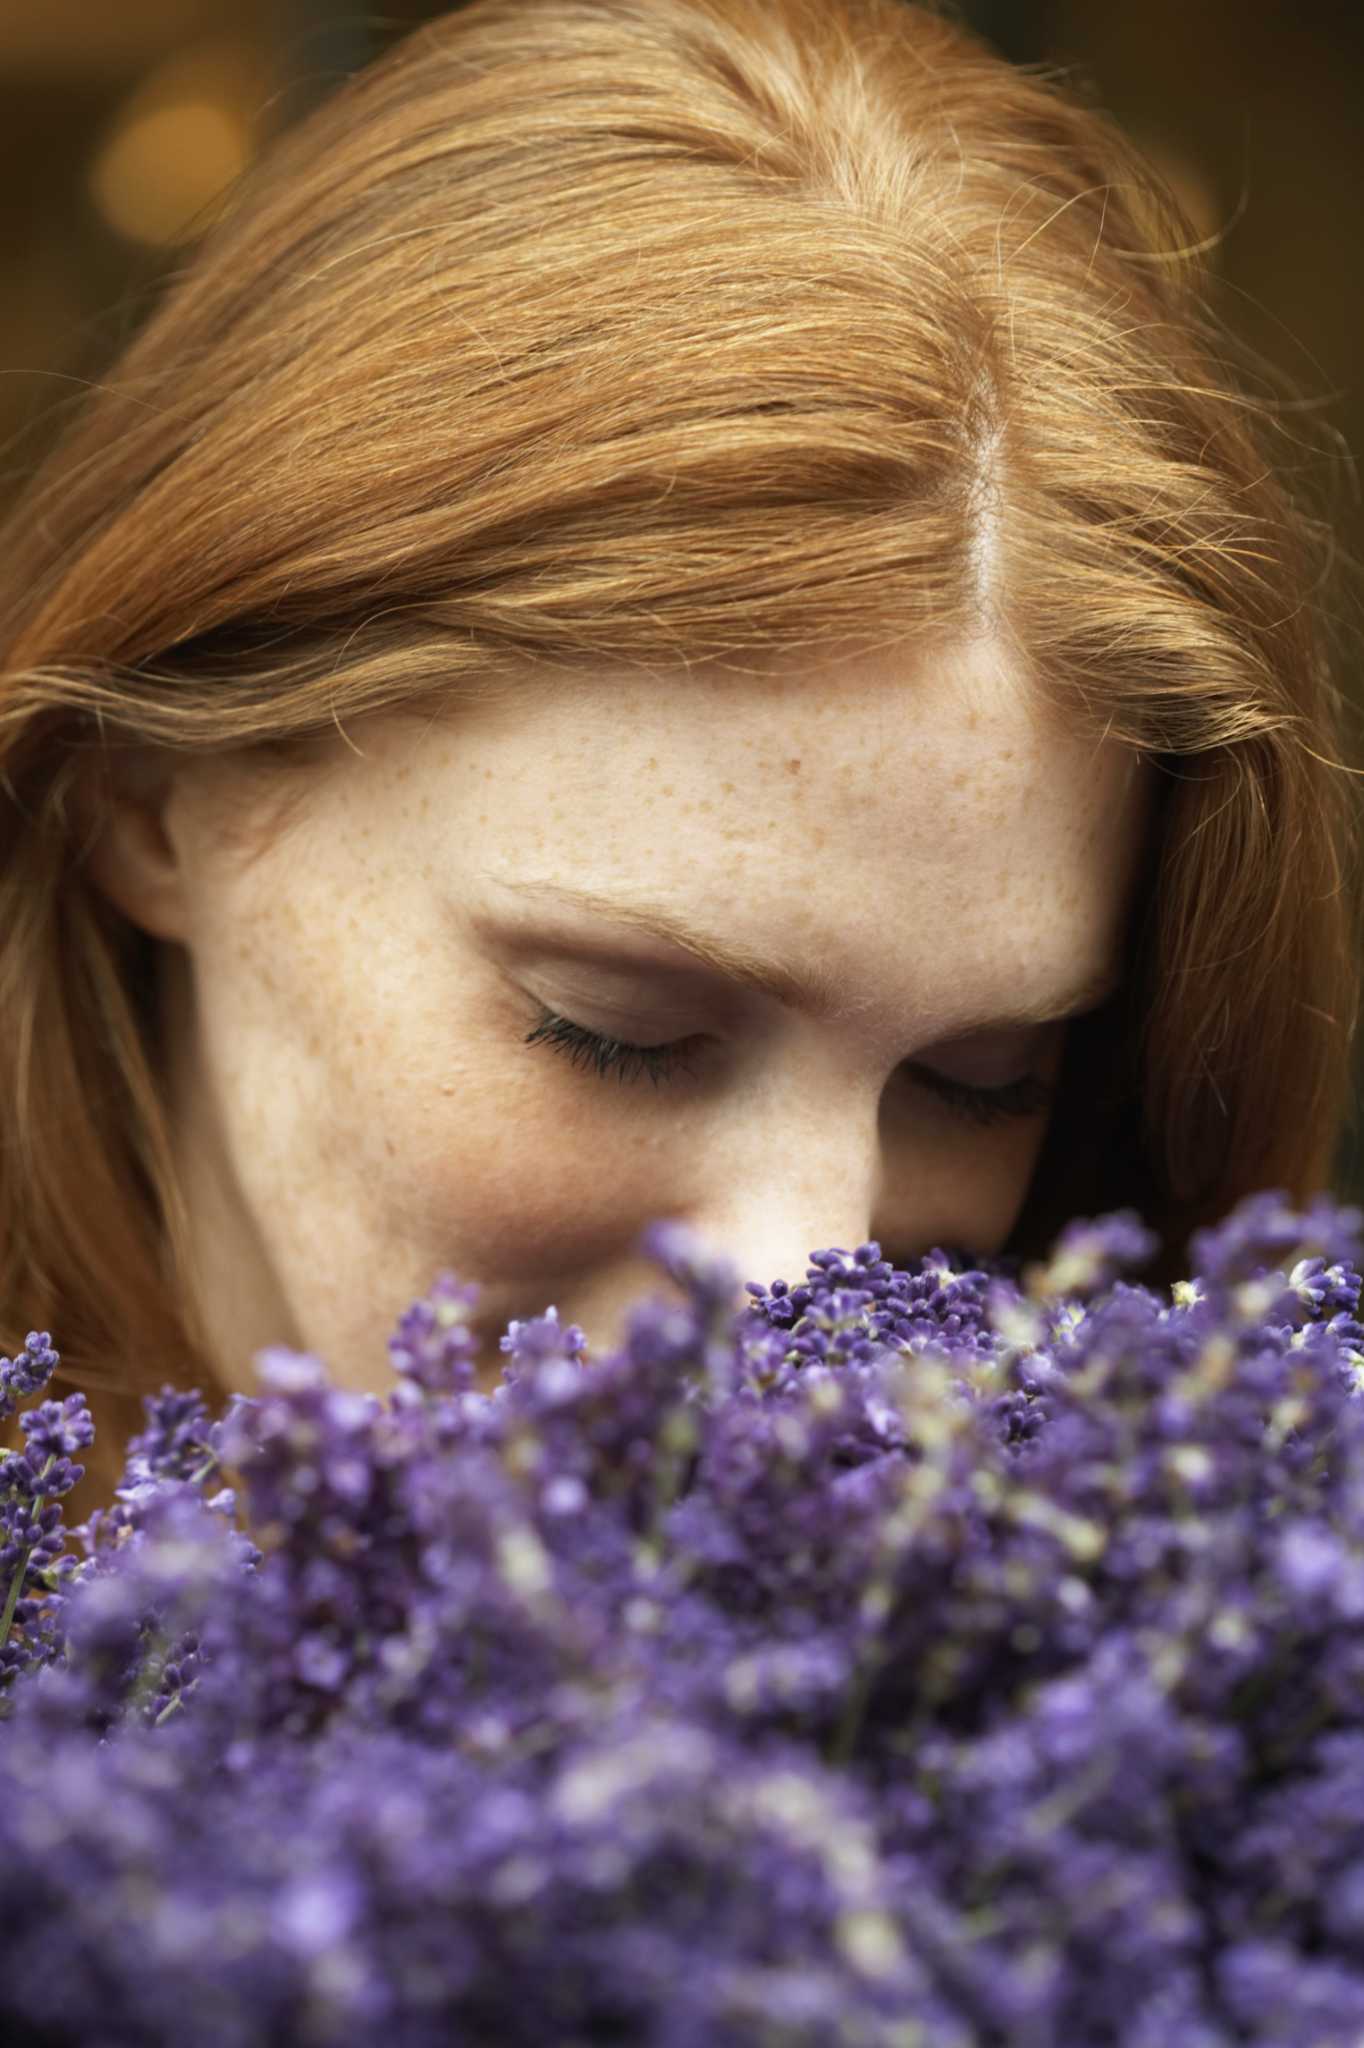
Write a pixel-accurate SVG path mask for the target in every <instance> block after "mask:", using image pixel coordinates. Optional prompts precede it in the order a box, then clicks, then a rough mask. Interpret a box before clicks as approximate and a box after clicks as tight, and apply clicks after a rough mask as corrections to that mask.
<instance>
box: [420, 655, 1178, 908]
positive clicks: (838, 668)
mask: <svg viewBox="0 0 1364 2048" xmlns="http://www.w3.org/2000/svg"><path fill="white" fill-rule="evenodd" d="M445 739H446V744H447V745H448V746H450V747H451V748H453V749H454V750H455V751H456V752H457V753H458V755H459V756H460V757H461V758H463V759H465V760H466V761H467V760H468V759H469V758H470V755H469V750H470V749H471V748H472V749H473V750H474V751H475V752H480V751H482V752H483V753H484V755H485V765H486V766H487V767H488V768H489V769H490V770H491V771H492V772H494V773H495V774H496V775H497V776H498V778H499V781H500V782H501V788H500V802H499V809H500V811H501V814H502V816H503V818H504V819H506V820H509V819H510V818H511V816H513V815H516V816H517V818H518V827H517V829H518V833H519V832H520V830H521V828H523V827H525V826H526V825H528V824H529V823H530V822H531V821H530V819H529V818H528V817H527V815H526V813H527V812H532V813H533V814H534V819H535V828H534V829H535V831H536V834H537V836H544V837H546V838H552V837H554V836H555V835H556V834H560V833H566V834H567V835H568V843H569V844H570V845H572V846H576V848H577V849H578V854H579V857H580V858H584V859H585V858H588V857H589V855H588V850H587V847H586V846H585V844H584V835H583V832H582V829H581V828H582V827H583V826H584V825H585V824H587V823H588V821H590V839H591V855H590V857H591V858H593V859H596V860H604V861H608V862H609V861H616V862H619V863H625V864H628V865H630V866H631V867H633V864H634V863H636V862H637V861H639V860H640V859H641V858H643V859H645V860H646V861H648V862H649V863H650V864H655V863H664V862H666V859H667V854H668V849H669V845H670V844H674V843H677V842H675V841H671V840H670V839H669V837H668V835H667V834H660V832H659V827H660V825H661V824H662V822H663V820H664V819H666V820H667V823H668V828H669V832H670V833H674V832H678V831H683V832H684V833H685V843H686V845H687V846H688V847H689V848H692V849H694V848H695V847H696V846H697V845H698V844H700V843H704V844H705V845H706V847H707V848H708V865H707V869H706V874H707V877H708V878H709V879H711V880H715V881H718V880H720V879H721V877H722V876H723V875H724V874H725V873H726V872H735V873H738V872H741V871H751V879H753V880H755V881H758V880H760V879H761V876H762V874H763V872H765V871H771V872H772V873H773V874H774V875H775V874H776V873H778V872H780V874H781V876H782V877H783V878H785V879H787V880H793V879H796V878H799V879H800V880H801V881H802V882H803V883H804V884H805V885H806V886H808V887H809V888H811V889H819V888H820V887H821V886H828V884H829V878H830V877H831V876H836V877H837V881H838V884H839V886H840V887H844V888H848V887H851V888H858V889H861V890H864V891H868V892H870V893H871V894H872V895H874V896H876V897H878V898H879V900H880V901H881V902H882V903H883V904H888V903H890V902H893V901H896V900H897V898H899V897H900V895H901V892H902V890H903V889H904V888H905V887H909V888H911V889H914V890H920V889H922V888H923V886H924V885H926V884H932V886H933V887H934V888H935V889H936V890H938V891H939V892H941V893H940V896H939V904H940V908H941V909H943V910H944V911H945V910H947V909H948V908H949V907H955V908H958V909H965V908H966V907H967V906H968V905H974V906H975V908H976V910H977V912H978V911H979V910H980V908H981V893H980V892H981V890H982V888H983V887H984V886H985V885H986V883H987V882H988V883H990V884H991V886H996V887H998V888H1001V889H1002V890H1003V892H1004V894H1005V896H1006V897H1010V896H1012V895H1013V894H1014V893H1015V887H1014V885H1015V884H1016V883H1017V882H1019V881H1021V880H1022V879H1023V877H1024V875H1025V874H1026V875H1027V876H1028V878H1029V879H1031V880H1034V881H1040V880H1042V879H1044V878H1048V879H1050V881H1051V882H1052V883H1053V885H1054V886H1056V887H1057V888H1061V887H1067V888H1069V889H1070V890H1072V891H1075V892H1079V893H1080V894H1081V895H1083V894H1084V893H1085V883H1086V879H1088V882H1089V884H1090V894H1091V895H1092V896H1093V897H1095V898H1098V897H1102V896H1104V895H1105V894H1106V893H1111V890H1110V889H1109V887H1108V885H1111V888H1112V889H1116V890H1117V891H1118V892H1119V893H1121V889H1122V885H1123V882H1124V880H1125V878H1126V876H1127V872H1128V870H1129V868H1130V866H1131V864H1132V859H1133V857H1134V855H1135V853H1136V851H1137V849H1138V847H1139V844H1140V841H1141V839H1142V836H1143V827H1144V824H1145V821H1146V818H1147V815H1148V810H1149V802H1150V796H1151V789H1150V784H1149V780H1148V776H1149V770H1147V769H1145V767H1144V764H1142V763H1141V762H1140V761H1139V760H1138V759H1137V758H1136V757H1135V756H1134V755H1133V754H1132V752H1131V751H1130V750H1129V749H1127V748H1125V747H1120V746H1118V745H1116V744H1113V743H1107V742H1096V741H1095V740H1093V739H1091V738H1088V737H1086V736H1083V735H1081V734H1079V733H1077V732H1073V731H1070V730H1068V729H1067V727H1066V724H1065V721H1064V720H1063V719H1062V718H1061V717H1060V716H1059V715H1058V714H1056V713H1055V712H1054V711H1052V710H1051V709H1050V708H1049V707H1047V706H1046V705H1045V704H1044V703H1043V702H1042V701H1041V699H1040V698H1039V697H1038V696H1037V695H1036V693H1034V692H1031V691H1030V690H1029V688H1028V686H1027V685H1026V683H1024V682H1021V681H1020V680H1019V678H1018V676H1017V673H1016V671H1015V670H1013V669H1012V668H1011V667H1010V666H1009V665H1008V664H1007V663H1006V662H1005V661H1004V660H1003V659H1002V658H1001V657H1000V656H999V655H998V654H997V653H996V652H995V651H994V650H993V649H992V648H991V647H990V646H988V645H978V646H974V647H969V648H965V649H959V650H955V651H951V652H949V653H947V654H945V655H942V656H936V657H935V656H928V655H922V654H919V655H916V654H912V653H906V652H905V651H903V650H899V649H893V650H880V651H877V652H875V653H873V654H862V655H848V656H843V657H840V658H837V659H830V658H828V657H822V656H821V657H818V658H816V657H811V658H797V657H790V658H788V659H786V660H784V661H782V662H779V663H772V664H770V665H769V666H768V667H767V669H766V670H765V672H763V673H759V674H754V675H746V674H745V675H736V674H733V673H722V672H719V671H717V670H715V669H713V668H711V669H705V668H700V667H697V668H693V669H691V670H689V671H685V672H671V671H662V672H658V673H655V674H644V675H641V674H640V673H638V672H634V671H626V672H611V673H604V674H602V675H600V676H587V677H580V678H574V679H573V681H572V683H571V684H570V685H569V686H568V687H566V688H563V687H556V688H555V689H554V690H552V691H547V692H537V688H536V685H535V683H534V681H533V680H532V681H528V684H527V688H526V692H525V694H524V696H518V697H515V698H513V699H511V700H509V701H505V702H500V703H496V704H492V705H489V706H486V707H480V708H479V709H477V710H475V711H473V712H465V711H460V712H459V713H458V714H457V715H456V716H455V717H454V718H453V719H452V720H451V721H450V724H449V727H448V730H446V732H445ZM449 758H450V757H449V756H446V757H445V759H447V760H448V759H449ZM431 770H432V772H433V773H435V774H439V773H441V772H442V765H441V756H440V753H439V750H437V753H436V755H435V756H434V757H433V758H432V760H431ZM504 777H505V778H512V777H514V780H511V779H508V780H505V781H504V780H503V779H502V778H504Z"/></svg>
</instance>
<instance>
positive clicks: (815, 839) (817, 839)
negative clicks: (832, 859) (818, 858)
mask: <svg viewBox="0 0 1364 2048" xmlns="http://www.w3.org/2000/svg"><path fill="white" fill-rule="evenodd" d="M828 838H829V835H828V833H827V832H826V831H825V830H824V827H823V826H822V825H815V826H813V827H812V828H811V831H810V841H811V844H812V845H813V847H814V849H815V852H816V853H822V852H823V851H824V848H825V845H826V844H827V842H828Z"/></svg>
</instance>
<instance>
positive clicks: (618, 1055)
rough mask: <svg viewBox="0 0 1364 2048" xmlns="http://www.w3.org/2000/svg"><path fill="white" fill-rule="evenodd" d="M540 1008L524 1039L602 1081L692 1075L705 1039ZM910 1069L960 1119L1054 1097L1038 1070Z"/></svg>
mask: <svg viewBox="0 0 1364 2048" xmlns="http://www.w3.org/2000/svg"><path fill="white" fill-rule="evenodd" d="M539 1008H540V1019H539V1022H538V1023H537V1024H536V1026H535V1028H534V1029H533V1030H532V1031H530V1032H529V1033H527V1035H526V1038H525V1039H524V1040H523V1043H524V1044H526V1045H537V1044H545V1045H549V1046H551V1047H552V1048H553V1049H554V1050H555V1051H556V1052H558V1053H560V1054H561V1055H562V1056H563V1057H564V1058H565V1059H568V1060H571V1061H572V1063H573V1064H574V1065H575V1066H582V1067H584V1068H590V1069H591V1070H592V1071H593V1072H594V1073H595V1074H596V1075H597V1076H598V1078H600V1079H602V1080H605V1079H606V1078H607V1077H608V1076H609V1075H611V1074H615V1076H616V1078H617V1079H618V1080H619V1081H620V1082H622V1083H624V1082H625V1081H629V1080H638V1079H640V1078H641V1077H642V1076H643V1075H645V1074H647V1075H648V1076H649V1078H650V1079H651V1080H652V1082H653V1084H654V1087H655V1089H657V1088H658V1087H659V1085H660V1083H662V1082H666V1081H670V1080H672V1078H673V1077H674V1076H675V1075H676V1074H678V1073H686V1074H688V1075H693V1072H694V1070H693V1069H692V1068H691V1066H690V1065H689V1064H688V1061H689V1058H690V1057H692V1056H694V1055H696V1054H698V1053H699V1052H700V1051H701V1049H702V1048H703V1047H704V1045H705V1043H706V1041H705V1039H704V1038H702V1037H692V1038H675V1039H673V1040H671V1041H670V1042H669V1043H668V1044H666V1045H632V1044H630V1043H629V1042H628V1041H627V1040H625V1039H621V1038H612V1037H610V1036H608V1035H607V1034H606V1033H605V1032H600V1031H590V1030H589V1029H588V1028H587V1026H586V1025H585V1024H575V1023H573V1021H572V1020H571V1019H570V1018H568V1017H563V1016H560V1015H559V1014H558V1013H557V1012H556V1011H554V1010H549V1009H546V1008H545V1007H544V1005H543V1004H542V1005H540V1006H539ZM910 1071H911V1072H912V1074H913V1076H914V1079H915V1080H916V1081H918V1082H920V1083H921V1084H922V1085H923V1086H924V1087H926V1088H927V1089H928V1090H929V1091H930V1093H932V1094H933V1095H936V1096H937V1097H938V1099H939V1100H940V1101H942V1102H945V1103H946V1104H947V1105H948V1107H949V1108H950V1109H951V1110H953V1111H954V1112H955V1113H956V1114H957V1115H959V1116H960V1117H961V1118H962V1119H963V1121H965V1122H968V1123H973V1124H978V1125H988V1124H998V1123H1002V1122H1005V1121H1008V1120H1011V1119H1014V1118H1022V1117H1035V1116H1040V1115H1041V1114H1042V1112H1043V1111H1044V1110H1046V1109H1049V1108H1050V1107H1051V1105H1052V1103H1053V1101H1054V1100H1055V1097H1056V1088H1055V1084H1054V1083H1052V1082H1050V1081H1046V1080H1044V1079H1043V1077H1042V1076H1041V1075H1040V1074H1023V1075H1021V1076H1020V1077H1019V1078H1018V1079H1017V1080H1015V1081H1009V1082H1006V1083H1005V1084H1004V1086H1003V1087H999V1088H977V1087H973V1086H971V1085H970V1084H969V1083H967V1082H965V1081H956V1080H953V1079H951V1078H950V1077H949V1076H948V1075H946V1074H936V1073H934V1072H933V1071H932V1069H931V1068H928V1067H914V1068H912V1069H911V1070H910Z"/></svg>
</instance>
